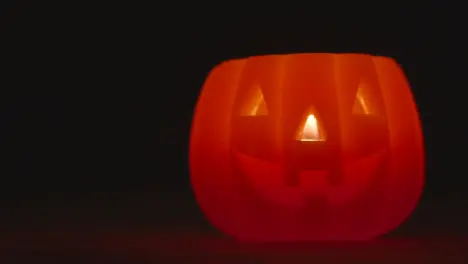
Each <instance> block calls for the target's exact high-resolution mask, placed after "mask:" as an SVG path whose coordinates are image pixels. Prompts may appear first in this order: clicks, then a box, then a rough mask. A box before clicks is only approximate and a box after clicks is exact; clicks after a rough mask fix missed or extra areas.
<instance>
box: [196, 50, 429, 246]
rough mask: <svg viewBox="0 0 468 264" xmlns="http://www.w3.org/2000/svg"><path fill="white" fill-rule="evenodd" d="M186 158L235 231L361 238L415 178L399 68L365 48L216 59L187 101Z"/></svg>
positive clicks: (409, 201)
mask: <svg viewBox="0 0 468 264" xmlns="http://www.w3.org/2000/svg"><path fill="white" fill-rule="evenodd" d="M189 160H190V172H191V183H192V187H193V190H194V193H195V197H196V199H197V202H198V204H199V206H200V208H201V209H202V211H203V212H204V214H205V215H206V217H207V218H208V219H209V220H210V222H211V223H212V224H213V225H214V226H215V227H217V228H218V229H220V230H221V231H223V232H225V233H226V234H228V235H231V236H233V237H235V238H237V239H239V240H242V241H258V242H275V241H290V242H296V241H311V240H363V239H371V238H374V237H377V236H379V235H382V234H385V233H387V232H389V231H391V230H392V229H394V228H396V227H397V226H398V225H400V224H401V223H402V222H403V221H404V220H405V218H407V217H408V216H409V214H410V213H411V212H412V210H413V209H414V208H415V206H416V205H417V202H418V200H419V197H420V195H421V192H422V189H423V183H424V148H423V138H422V131H421V126H420V121H419V116H418V112H417V108H416V105H415V102H414V101H413V98H412V94H411V91H410V88H409V85H408V82H407V80H406V78H405V75H404V73H403V72H402V70H401V69H400V68H399V67H398V65H397V64H396V62H395V61H394V60H392V59H390V58H386V57H380V56H370V55H364V54H325V53H317V54H315V53H311V54H289V55H267V56H256V57H249V58H246V59H238V60H231V61H227V62H223V63H221V64H220V65H218V66H217V67H215V68H214V69H213V70H212V71H211V73H210V74H209V76H208V78H207V79H206V81H205V84H204V86H203V89H202V92H201V95H200V97H199V101H198V103H197V106H196V110H195V115H194V118H193V124H192V130H191V138H190V157H189Z"/></svg>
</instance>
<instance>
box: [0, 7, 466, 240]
mask: <svg viewBox="0 0 468 264" xmlns="http://www.w3.org/2000/svg"><path fill="white" fill-rule="evenodd" d="M64 2H66V3H64ZM97 2H98V1H95V2H93V3H85V2H83V1H80V2H78V1H77V2H73V1H61V2H58V1H57V2H51V1H49V2H47V1H46V2H42V1H6V2H3V3H4V4H3V6H1V8H2V12H1V15H2V18H1V20H0V21H1V24H0V29H1V33H0V42H1V43H2V44H1V45H2V46H3V48H2V49H1V52H0V64H1V65H2V68H3V70H2V71H1V73H0V175H1V181H0V215H1V217H0V229H2V230H4V231H8V232H10V233H12V234H15V232H23V233H24V232H30V231H41V232H52V231H54V232H55V231H57V232H65V231H66V232H71V231H90V230H92V231H102V230H109V231H112V232H118V231H119V230H120V231H133V230H137V231H143V232H153V231H154V232H166V233H171V232H179V233H181V232H182V233H183V232H187V234H188V233H190V232H201V233H207V234H208V233H213V234H215V231H214V230H213V229H212V228H211V227H210V225H209V224H208V223H207V221H206V220H205V219H204V217H203V215H202V214H201V212H200V211H199V209H198V207H197V205H196V203H195V201H194V198H193V193H192V190H191V187H190V181H189V174H188V139H189V133H190V126H191V118H192V115H193V109H194V107H195V104H196V100H197V97H198V94H199V92H200V88H201V86H202V84H203V82H204V80H205V78H206V76H207V74H208V72H209V71H210V70H211V68H212V67H213V66H215V65H216V64H218V63H219V62H221V61H223V60H227V59H231V58H239V57H245V56H250V55H258V54H269V53H290V52H362V53H370V54H376V55H384V56H390V57H393V58H395V59H396V60H397V61H398V62H399V63H400V65H401V66H402V67H403V69H404V71H405V72H406V74H407V77H408V79H409V81H410V84H411V86H412V89H413V94H414V97H415V100H416V103H417V105H418V107H419V111H420V116H421V119H422V125H423V132H424V140H425V148H426V185H425V191H424V194H423V197H422V199H421V202H420V204H419V206H418V208H417V209H416V211H415V212H414V214H413V215H412V216H411V218H410V219H408V221H407V222H405V223H404V224H403V225H402V226H401V227H400V228H399V229H397V230H396V231H394V232H393V233H392V234H390V236H393V237H402V238H406V237H421V238H427V239H432V238H434V237H441V236H443V237H454V236H462V237H463V236H465V235H466V234H468V233H467V232H468V225H467V224H466V223H467V222H468V210H467V209H468V207H467V206H468V204H467V202H466V201H467V199H468V194H467V192H466V185H465V182H466V179H465V178H466V177H467V173H466V171H465V168H466V162H467V161H466V153H467V148H468V139H467V136H466V135H468V133H467V132H468V130H467V129H466V128H465V120H466V118H465V113H466V112H467V110H466V102H467V99H466V98H467V97H466V95H465V90H466V88H467V77H466V76H467V74H466V69H467V68H466V62H467V60H466V58H467V56H466V55H467V51H466V47H467V46H466V43H467V41H466V40H465V37H466V36H465V35H466V33H465V32H464V26H463V25H464V22H465V20H466V19H465V16H466V13H464V12H463V9H462V7H455V6H449V4H439V6H436V5H433V6H420V5H418V6H416V5H415V6H392V5H390V4H391V3H379V4H378V5H375V6H371V5H370V4H371V3H368V4H367V5H363V6H361V7H357V6H355V4H354V3H353V4H351V5H349V6H345V5H344V4H345V3H332V4H331V5H329V6H325V5H323V6H320V5H317V4H315V3H312V2H311V3H308V2H307V3H304V5H303V6H295V7H292V6H289V5H285V3H278V4H280V5H277V6H273V5H275V4H274V3H268V2H265V3H263V4H262V3H258V4H256V5H254V4H250V5H247V6H242V5H241V3H236V2H230V3H224V4H220V5H219V6H215V5H214V4H216V3H211V4H210V3H207V4H206V5H202V4H201V3H192V2H188V3H171V4H169V3H164V2H161V3H159V2H154V3H150V2H146V3H143V2H138V1H135V2H131V1H128V2H119V1H115V2H112V3H110V2H109V3H101V2H100V3H99V4H97Z"/></svg>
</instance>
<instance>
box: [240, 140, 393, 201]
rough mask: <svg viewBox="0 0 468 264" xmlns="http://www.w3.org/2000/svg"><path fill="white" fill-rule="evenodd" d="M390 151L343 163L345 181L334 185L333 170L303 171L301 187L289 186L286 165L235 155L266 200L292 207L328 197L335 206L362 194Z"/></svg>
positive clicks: (382, 151) (252, 183)
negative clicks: (309, 198) (332, 180)
mask: <svg viewBox="0 0 468 264" xmlns="http://www.w3.org/2000/svg"><path fill="white" fill-rule="evenodd" d="M386 151H387V150H386V149H382V150H380V151H378V152H376V153H374V154H371V155H369V156H365V157H361V158H353V159H349V160H345V161H343V165H342V172H341V173H342V174H343V175H342V176H343V177H342V179H343V180H342V182H341V183H340V184H339V185H331V184H330V183H329V180H328V177H330V173H333V171H332V170H324V169H320V170H302V171H300V172H299V175H298V177H299V182H300V183H299V184H298V185H297V186H289V185H286V184H285V180H284V179H285V169H284V168H285V167H284V166H283V164H279V163H273V162H269V161H265V160H262V159H259V158H255V157H252V156H249V155H246V154H242V153H235V154H234V155H235V160H236V163H237V164H236V165H237V166H238V167H239V169H240V170H241V171H242V172H243V173H244V174H245V175H246V176H247V177H246V178H247V181H248V182H249V183H250V185H251V187H252V188H253V189H254V190H255V191H256V192H258V194H259V195H261V196H262V197H263V198H265V199H266V200H268V201H270V202H272V203H274V204H277V205H283V206H288V207H302V206H304V203H305V201H306V198H307V197H308V196H310V195H312V194H313V195H314V196H315V195H319V196H323V197H326V198H327V200H328V202H329V203H330V204H331V205H343V204H346V203H347V202H349V201H350V200H352V199H354V198H355V197H356V196H357V195H358V194H359V193H362V192H363V190H365V189H366V188H367V187H368V186H369V184H371V182H372V179H373V177H374V176H375V175H376V171H377V170H378V168H379V166H381V165H382V161H383V160H384V158H385V154H386Z"/></svg>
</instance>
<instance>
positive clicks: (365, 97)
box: [352, 84, 377, 115]
mask: <svg viewBox="0 0 468 264" xmlns="http://www.w3.org/2000/svg"><path fill="white" fill-rule="evenodd" d="M368 88H369V87H367V86H366V85H363V84H361V85H359V87H358V89H357V92H356V97H355V99H354V104H353V110H352V113H353V114H354V115H377V111H376V110H377V109H375V107H374V104H375V102H373V101H372V100H373V97H372V96H371V94H370V91H369V89H368Z"/></svg>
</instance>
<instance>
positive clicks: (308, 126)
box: [296, 107, 326, 142]
mask: <svg viewBox="0 0 468 264" xmlns="http://www.w3.org/2000/svg"><path fill="white" fill-rule="evenodd" d="M296 140H297V141H302V142H307V141H309V142H310V141H325V140H326V131H325V128H324V126H323V123H322V122H321V121H320V118H319V116H318V113H317V111H316V110H315V109H314V108H313V107H309V109H308V110H307V111H306V113H305V114H304V118H303V119H302V120H301V122H300V124H299V127H298V128H297V132H296Z"/></svg>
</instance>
